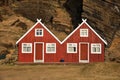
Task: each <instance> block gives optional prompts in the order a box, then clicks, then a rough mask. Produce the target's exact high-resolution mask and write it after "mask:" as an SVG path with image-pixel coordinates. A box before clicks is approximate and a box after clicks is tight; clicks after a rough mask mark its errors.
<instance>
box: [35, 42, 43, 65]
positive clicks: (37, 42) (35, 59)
mask: <svg viewBox="0 0 120 80" xmlns="http://www.w3.org/2000/svg"><path fill="white" fill-rule="evenodd" d="M36 44H42V45H43V47H42V48H43V49H42V50H43V51H42V52H43V53H42V54H43V56H42V58H43V60H36V59H35V56H36ZM34 62H35V63H37V62H44V42H34Z"/></svg>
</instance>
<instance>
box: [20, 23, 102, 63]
mask: <svg viewBox="0 0 120 80" xmlns="http://www.w3.org/2000/svg"><path fill="white" fill-rule="evenodd" d="M35 28H43V27H42V25H41V24H37V25H36V26H35V27H34V28H33V29H32V30H31V31H30V32H29V33H28V34H27V35H26V36H25V37H24V38H23V39H22V40H21V41H20V42H19V43H18V55H19V56H18V61H19V62H34V42H44V62H59V61H60V60H61V59H64V61H65V62H79V43H80V42H88V43H89V59H90V60H89V61H90V62H103V61H104V43H103V41H101V39H99V38H98V36H96V34H95V33H93V32H92V31H91V29H89V27H88V26H87V25H86V24H83V25H82V26H81V27H80V28H87V29H88V31H89V36H88V37H80V28H79V29H78V30H76V32H75V33H74V34H72V35H71V36H70V37H69V38H68V39H67V40H66V41H65V42H64V43H63V44H60V43H59V42H58V41H57V40H56V39H55V38H54V37H53V36H52V35H51V34H50V33H49V32H48V31H47V30H46V29H44V36H43V37H35ZM22 43H32V49H33V50H32V53H22V52H21V51H22ZM46 43H56V53H55V54H50V53H49V54H47V53H46ZM67 43H77V46H78V47H77V53H67ZM91 43H101V46H102V54H91Z"/></svg>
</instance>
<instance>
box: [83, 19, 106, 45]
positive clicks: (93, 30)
mask: <svg viewBox="0 0 120 80" xmlns="http://www.w3.org/2000/svg"><path fill="white" fill-rule="evenodd" d="M84 22H85V24H86V25H87V26H88V27H89V28H90V29H91V30H92V31H93V32H94V33H95V34H96V35H97V36H98V37H99V38H100V39H101V40H102V41H103V42H104V43H105V44H106V45H107V41H105V40H104V39H103V38H102V37H101V36H100V35H99V34H98V33H97V32H96V31H95V30H94V29H93V28H92V27H91V26H90V25H89V24H88V23H87V22H86V21H84Z"/></svg>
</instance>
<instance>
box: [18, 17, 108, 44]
mask: <svg viewBox="0 0 120 80" xmlns="http://www.w3.org/2000/svg"><path fill="white" fill-rule="evenodd" d="M82 21H83V22H82V23H81V24H80V25H79V26H78V27H77V28H76V29H75V30H74V31H73V32H72V33H70V34H69V35H68V36H67V37H66V38H65V39H64V40H63V41H62V42H61V41H60V40H59V39H58V38H57V37H56V36H55V35H54V34H53V33H52V32H51V31H50V30H49V29H48V28H47V27H46V26H45V25H44V24H43V23H42V22H41V19H40V20H38V19H37V23H36V24H35V25H34V26H33V27H32V28H30V29H29V30H28V31H27V32H26V33H25V34H24V35H23V36H22V37H21V38H20V39H19V40H18V41H17V42H16V44H18V43H19V42H20V41H21V40H22V39H23V38H24V37H25V36H26V35H27V34H28V33H29V32H30V31H31V30H32V29H33V28H34V27H35V26H36V25H37V24H38V23H40V24H41V25H42V26H43V27H44V28H45V29H46V30H47V31H48V32H49V33H50V34H51V35H52V36H53V37H54V38H55V39H56V40H57V41H58V42H59V43H60V44H63V43H64V42H65V41H66V40H67V39H68V38H69V37H70V36H71V35H72V34H74V33H75V31H76V30H78V29H79V28H80V27H81V26H82V25H83V24H84V23H85V24H86V25H87V26H88V27H89V28H90V29H91V30H92V31H93V32H94V33H95V34H96V35H97V36H98V37H99V38H100V39H101V40H102V41H103V42H104V43H105V44H106V45H107V42H106V41H105V40H104V39H103V38H102V37H101V36H100V35H99V34H98V33H97V32H96V31H95V30H94V29H93V28H92V27H91V26H90V25H89V24H88V23H87V22H86V21H87V19H82Z"/></svg>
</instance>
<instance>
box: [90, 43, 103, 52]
mask: <svg viewBox="0 0 120 80" xmlns="http://www.w3.org/2000/svg"><path fill="white" fill-rule="evenodd" d="M91 53H93V54H94V53H96V54H101V44H100V43H97V44H95V43H94V44H91Z"/></svg>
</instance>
